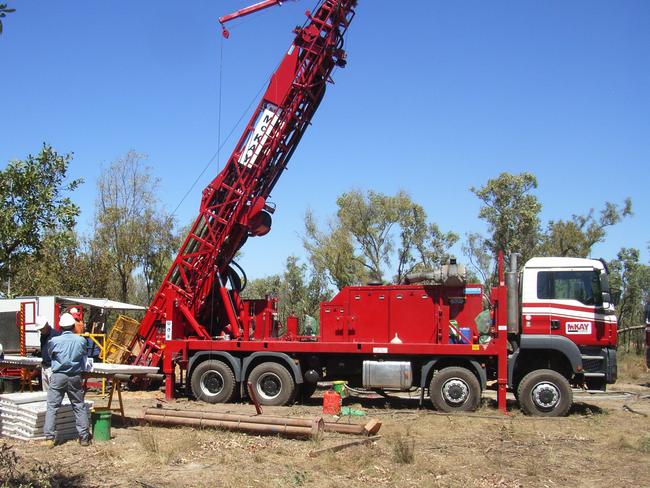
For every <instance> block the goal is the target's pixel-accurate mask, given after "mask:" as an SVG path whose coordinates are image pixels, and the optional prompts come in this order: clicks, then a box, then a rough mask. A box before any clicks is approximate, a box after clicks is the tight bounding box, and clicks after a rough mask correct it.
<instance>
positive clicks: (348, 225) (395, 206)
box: [303, 190, 458, 288]
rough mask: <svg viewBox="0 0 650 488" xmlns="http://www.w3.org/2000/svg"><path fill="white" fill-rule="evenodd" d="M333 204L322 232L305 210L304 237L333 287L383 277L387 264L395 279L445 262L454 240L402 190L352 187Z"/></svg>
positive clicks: (314, 263)
mask: <svg viewBox="0 0 650 488" xmlns="http://www.w3.org/2000/svg"><path fill="white" fill-rule="evenodd" d="M337 205H338V211H337V214H336V218H335V219H333V221H332V222H331V223H330V224H329V229H328V231H327V232H325V231H321V230H319V229H318V225H317V224H316V222H315V219H314V217H313V215H312V214H311V212H309V211H308V212H307V214H306V216H305V234H306V235H305V238H304V239H303V242H304V245H305V248H306V250H307V252H308V253H309V257H310V261H311V263H312V265H313V267H314V269H315V270H317V271H319V272H321V273H323V274H324V275H326V276H327V277H328V279H329V280H330V281H331V282H332V284H334V285H335V286H336V287H337V288H342V287H344V286H347V285H351V284H358V283H362V282H364V281H368V280H371V281H376V282H382V281H383V280H384V273H385V270H386V269H387V268H388V269H394V270H395V277H394V279H395V280H396V281H398V282H399V281H401V280H402V279H403V278H404V276H405V275H407V274H408V273H410V272H412V271H414V270H418V269H429V268H431V267H433V266H435V265H437V264H440V263H441V262H442V261H445V260H446V259H447V257H448V254H447V250H448V249H449V247H451V246H452V245H453V244H454V243H455V242H456V241H457V240H458V236H457V235H456V234H454V233H453V232H448V233H443V232H441V231H440V229H439V228H438V226H437V225H435V224H430V223H428V222H427V215H426V212H425V211H424V209H423V208H422V206H420V205H418V204H417V203H415V202H413V200H412V199H411V197H410V196H409V195H408V194H406V193H405V192H399V193H397V194H396V195H395V196H389V195H384V194H382V193H377V192H374V191H368V192H367V193H366V194H364V193H362V192H361V191H360V190H353V191H350V192H347V193H344V194H342V195H341V196H339V198H338V199H337ZM396 241H397V242H398V244H396ZM394 263H395V265H394ZM393 265H394V266H393Z"/></svg>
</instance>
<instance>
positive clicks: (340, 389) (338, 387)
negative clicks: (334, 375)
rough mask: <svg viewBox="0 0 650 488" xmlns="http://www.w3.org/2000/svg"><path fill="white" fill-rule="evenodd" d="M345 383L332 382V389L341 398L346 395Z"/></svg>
mask: <svg viewBox="0 0 650 488" xmlns="http://www.w3.org/2000/svg"><path fill="white" fill-rule="evenodd" d="M346 384H347V381H332V389H333V390H334V391H335V392H336V393H338V394H339V395H341V398H343V397H344V396H345V395H346V391H345V385H346Z"/></svg>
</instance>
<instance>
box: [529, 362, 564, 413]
mask: <svg viewBox="0 0 650 488" xmlns="http://www.w3.org/2000/svg"><path fill="white" fill-rule="evenodd" d="M517 399H518V400H519V406H520V407H521V409H522V410H523V412H524V413H525V414H526V415H536V416H539V417H564V416H565V415H566V414H567V413H568V412H569V408H571V404H572V403H573V392H572V391H571V385H569V382H568V381H567V379H566V378H565V377H564V376H562V375H561V374H560V373H558V372H557V371H553V370H551V369H538V370H536V371H532V372H530V373H528V374H527V375H526V376H524V378H523V379H522V380H521V383H519V386H518V387H517Z"/></svg>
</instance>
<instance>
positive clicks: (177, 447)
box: [136, 427, 198, 464]
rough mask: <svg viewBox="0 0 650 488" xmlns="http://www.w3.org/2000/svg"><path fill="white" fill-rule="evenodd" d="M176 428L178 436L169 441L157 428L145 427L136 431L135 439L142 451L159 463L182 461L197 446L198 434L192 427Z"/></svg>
mask: <svg viewBox="0 0 650 488" xmlns="http://www.w3.org/2000/svg"><path fill="white" fill-rule="evenodd" d="M172 430H176V431H177V433H178V437H177V438H176V439H175V440H174V441H173V442H170V441H169V440H168V439H165V438H164V437H162V436H161V435H160V433H159V429H155V428H153V427H145V428H143V429H142V430H140V431H138V432H137V434H136V439H137V441H138V443H139V444H140V447H142V451H143V452H144V453H146V454H147V455H149V457H150V458H151V459H152V460H154V461H155V462H157V463H159V464H173V463H176V462H179V461H182V460H183V459H184V457H187V456H188V453H190V452H191V450H192V449H194V448H196V447H197V444H198V435H197V433H196V431H195V430H194V429H172Z"/></svg>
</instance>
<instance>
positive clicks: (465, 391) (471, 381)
mask: <svg viewBox="0 0 650 488" xmlns="http://www.w3.org/2000/svg"><path fill="white" fill-rule="evenodd" d="M429 394H430V396H431V402H432V403H433V406H434V407H435V408H436V410H440V411H442V412H471V411H474V410H476V409H477V408H478V406H479V404H480V401H481V385H480V384H479V382H478V378H476V376H475V375H474V373H472V372H471V371H470V370H468V369H467V368H462V367H458V366H450V367H448V368H443V369H441V370H440V371H437V372H435V373H434V374H433V378H431V383H429Z"/></svg>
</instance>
